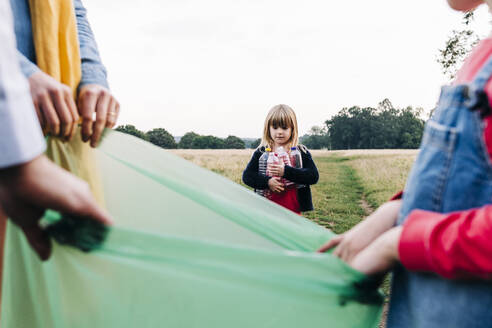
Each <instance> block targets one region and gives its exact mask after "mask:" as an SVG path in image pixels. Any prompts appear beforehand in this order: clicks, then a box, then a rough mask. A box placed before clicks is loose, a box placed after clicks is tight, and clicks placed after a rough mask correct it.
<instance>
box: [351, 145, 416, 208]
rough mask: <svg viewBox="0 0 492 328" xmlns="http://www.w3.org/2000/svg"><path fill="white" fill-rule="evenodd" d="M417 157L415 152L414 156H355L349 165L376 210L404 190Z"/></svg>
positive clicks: (409, 154)
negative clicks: (357, 176)
mask: <svg viewBox="0 0 492 328" xmlns="http://www.w3.org/2000/svg"><path fill="white" fill-rule="evenodd" d="M415 157H416V152H415V151H414V152H413V154H412V153H407V154H401V153H398V154H393V155H380V156H377V155H366V156H355V157H350V158H351V160H350V162H349V164H350V165H351V166H352V167H353V168H354V169H355V171H356V172H357V174H358V175H359V177H360V179H361V181H362V187H363V189H364V197H365V198H366V200H367V201H368V203H369V204H370V205H371V206H372V207H373V208H375V207H377V206H379V205H381V204H382V203H383V202H385V201H387V200H388V199H389V198H390V197H391V196H392V195H394V194H395V192H397V191H399V190H402V189H403V187H404V186H405V182H406V179H407V176H408V173H409V171H410V168H411V167H412V164H413V162H414V161H415Z"/></svg>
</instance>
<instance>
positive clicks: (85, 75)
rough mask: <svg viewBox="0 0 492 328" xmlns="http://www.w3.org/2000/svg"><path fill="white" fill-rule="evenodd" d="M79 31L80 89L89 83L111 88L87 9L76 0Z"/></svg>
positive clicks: (75, 6)
mask: <svg viewBox="0 0 492 328" xmlns="http://www.w3.org/2000/svg"><path fill="white" fill-rule="evenodd" d="M73 4H74V9H75V16H76V18H77V32H78V36H79V44H80V58H81V61H82V79H81V81H80V84H79V89H80V88H81V87H83V86H84V85H87V84H97V85H101V86H103V87H105V88H107V89H109V86H108V81H107V72H106V68H105V67H104V65H103V64H102V61H101V57H100V55H99V50H98V48H97V44H96V40H95V38H94V33H93V32H92V29H91V26H90V24H89V21H88V19H87V10H86V9H85V7H84V5H83V4H82V1H81V0H74V2H73Z"/></svg>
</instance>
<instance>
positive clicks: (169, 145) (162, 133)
mask: <svg viewBox="0 0 492 328" xmlns="http://www.w3.org/2000/svg"><path fill="white" fill-rule="evenodd" d="M146 136H147V140H149V141H150V142H151V143H153V144H154V145H156V146H159V147H161V148H166V149H175V148H177V147H178V145H177V144H176V141H175V140H174V137H173V136H172V135H171V134H170V133H169V132H167V131H166V129H163V128H157V129H153V130H150V131H148V132H147V133H146Z"/></svg>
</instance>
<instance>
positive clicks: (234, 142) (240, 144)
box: [224, 136, 246, 149]
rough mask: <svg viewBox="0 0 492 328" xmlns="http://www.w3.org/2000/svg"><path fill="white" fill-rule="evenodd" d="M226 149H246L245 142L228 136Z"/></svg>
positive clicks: (225, 140)
mask: <svg viewBox="0 0 492 328" xmlns="http://www.w3.org/2000/svg"><path fill="white" fill-rule="evenodd" d="M224 148H226V149H244V148H246V145H245V143H244V141H243V140H242V139H240V138H238V137H236V136H228V137H227V138H225V139H224Z"/></svg>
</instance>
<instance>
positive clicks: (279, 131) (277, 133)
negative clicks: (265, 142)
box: [270, 125, 292, 146]
mask: <svg viewBox="0 0 492 328" xmlns="http://www.w3.org/2000/svg"><path fill="white" fill-rule="evenodd" d="M291 133H292V129H291V128H290V127H286V126H273V125H270V136H271V137H272V139H273V141H274V142H275V144H276V145H277V146H283V145H285V144H286V143H287V142H288V141H289V139H290V135H291Z"/></svg>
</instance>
